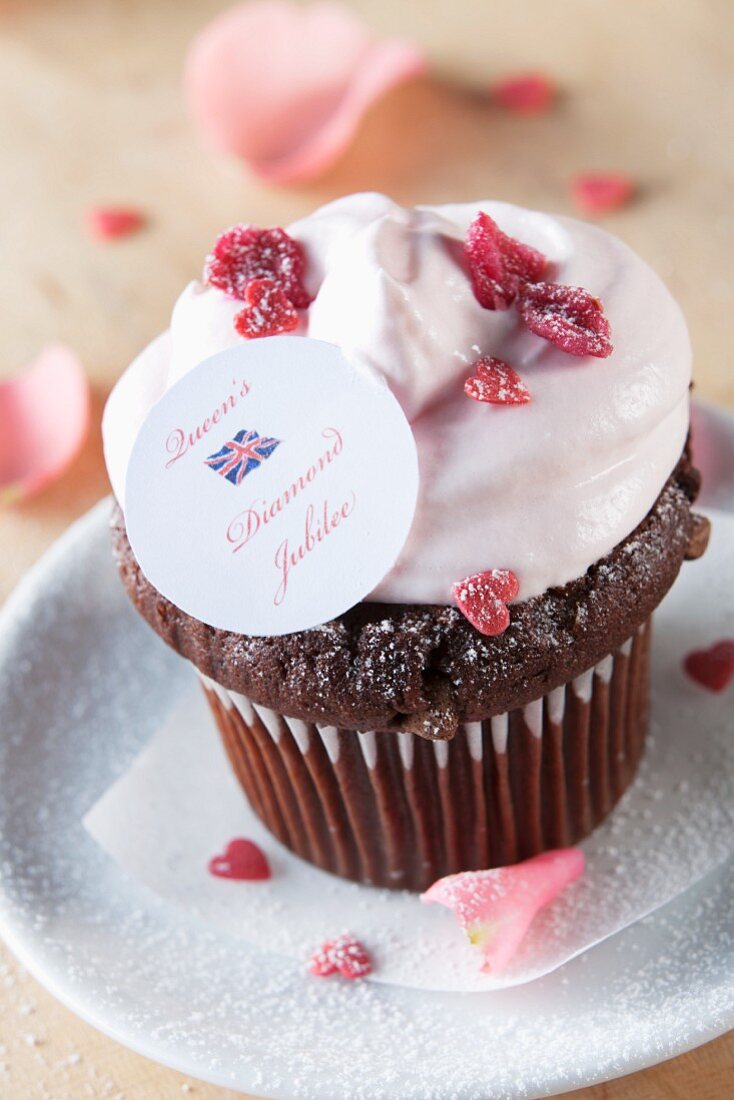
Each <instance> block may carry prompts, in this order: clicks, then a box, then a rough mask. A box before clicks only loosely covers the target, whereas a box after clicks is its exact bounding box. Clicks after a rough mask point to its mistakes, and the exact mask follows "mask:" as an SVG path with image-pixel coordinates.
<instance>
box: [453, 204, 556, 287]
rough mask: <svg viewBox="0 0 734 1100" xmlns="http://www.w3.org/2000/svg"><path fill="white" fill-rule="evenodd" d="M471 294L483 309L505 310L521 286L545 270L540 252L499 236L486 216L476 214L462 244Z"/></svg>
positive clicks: (544, 259)
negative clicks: (472, 292) (472, 291)
mask: <svg viewBox="0 0 734 1100" xmlns="http://www.w3.org/2000/svg"><path fill="white" fill-rule="evenodd" d="M464 250H465V253H466V258H467V262H468V264H469V274H470V276H471V281H472V286H473V287H474V294H475V295H476V298H477V301H478V302H479V304H480V305H483V306H484V308H485V309H508V308H509V306H511V305H512V303H513V302H514V301H515V298H516V297H517V294H518V291H519V290H520V288H521V286H523V284H524V283H534V282H537V280H538V279H540V278H541V276H542V275H543V272H544V271H545V269H546V267H547V266H548V261H547V260H546V258H545V256H544V255H543V254H542V252H538V250H537V249H536V248H531V247H530V245H529V244H523V243H522V241H517V240H515V238H514V237H508V236H507V234H506V233H503V232H502V230H501V229H500V227H499V226H498V225H497V223H496V222H495V221H494V219H493V218H490V216H489V214H484V213H481V214H477V216H476V218H475V219H474V221H473V222H472V224H471V225H470V226H469V231H468V233H467V235H466V242H465V244H464Z"/></svg>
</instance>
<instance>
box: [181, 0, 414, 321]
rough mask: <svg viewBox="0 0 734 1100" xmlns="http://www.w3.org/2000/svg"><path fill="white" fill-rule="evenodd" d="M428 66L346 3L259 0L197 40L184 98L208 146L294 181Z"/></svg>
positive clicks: (314, 172)
mask: <svg viewBox="0 0 734 1100" xmlns="http://www.w3.org/2000/svg"><path fill="white" fill-rule="evenodd" d="M425 67H426V62H425V58H424V56H423V54H422V53H421V51H420V50H419V49H418V48H417V47H416V46H414V45H413V44H412V43H410V42H405V41H401V40H398V39H385V40H380V39H377V38H375V37H373V35H372V34H371V33H370V32H369V31H368V30H367V29H366V27H365V26H364V24H363V23H361V22H360V20H359V19H358V18H357V17H356V16H355V15H354V14H352V13H351V12H350V11H349V10H348V9H347V8H346V7H345V6H343V5H339V4H332V3H319V4H312V5H305V4H304V5H300V4H298V5H296V4H293V3H287V2H284V0H260V2H254V3H248V4H239V5H237V6H236V7H233V8H230V9H229V10H228V11H225V12H223V13H222V14H221V15H219V16H218V17H217V18H216V19H214V21H213V22H212V23H210V24H209V25H208V26H207V27H205V28H204V30H203V31H201V32H200V33H199V34H198V35H197V37H196V38H195V39H194V41H193V43H192V46H191V50H190V52H189V57H188V60H187V63H186V71H185V91H186V98H187V100H188V103H189V108H190V110H191V114H192V115H193V118H194V121H195V122H196V124H197V125H198V127H199V128H200V130H201V132H202V134H203V136H204V138H205V139H206V140H207V141H208V142H209V144H211V145H213V146H214V147H215V148H217V149H219V150H222V151H223V152H227V153H232V154H234V155H235V156H238V157H241V158H242V159H243V160H245V161H246V162H247V163H248V164H249V166H250V167H251V168H252V170H253V171H254V172H255V173H257V174H258V175H259V176H261V177H262V178H264V179H266V180H269V181H271V182H276V183H293V182H295V181H297V180H306V179H315V178H316V177H317V176H319V175H321V174H322V173H323V172H325V171H326V170H327V168H329V167H330V166H331V164H332V163H333V162H334V161H335V160H336V159H337V158H338V157H339V155H340V154H341V153H342V152H343V150H344V149H345V148H346V147H347V145H348V144H349V142H350V141H351V140H352V137H353V136H354V134H355V132H356V130H357V127H358V126H359V123H360V121H361V119H362V116H363V115H364V113H365V111H366V110H367V109H368V108H369V107H370V105H371V104H372V103H373V102H374V101H375V100H377V99H379V98H380V97H381V96H382V95H384V94H385V93H386V92H387V91H389V89H390V88H392V87H393V86H395V85H397V84H399V83H401V82H402V81H405V80H408V79H410V78H411V77H414V76H417V75H418V74H420V73H422V72H423V71H424V70H425ZM296 304H297V303H296Z"/></svg>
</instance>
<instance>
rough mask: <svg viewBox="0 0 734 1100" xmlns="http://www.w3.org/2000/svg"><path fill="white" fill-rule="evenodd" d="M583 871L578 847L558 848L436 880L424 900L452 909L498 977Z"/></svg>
mask: <svg viewBox="0 0 734 1100" xmlns="http://www.w3.org/2000/svg"><path fill="white" fill-rule="evenodd" d="M583 871H584V857H583V854H582V853H581V852H580V851H579V850H578V848H558V849H556V850H555V851H552V852H544V853H543V854H542V855H539V856H534V857H533V858H532V859H527V860H525V862H524V863H516V864H514V866H512V867H496V868H494V869H493V870H490V871H464V872H463V873H462V874H459V875H448V876H447V877H446V878H442V879H439V880H438V882H434V884H433V886H431V887H430V888H429V889H428V890H426V892H425V894H423V895H422V896H421V901H423V902H436V903H437V904H439V905H445V906H446V908H447V909H451V910H452V912H453V913H454V914H455V915H456V918H457V920H458V921H459V924H460V925H461V927H462V928H463V930H464V931H465V933H466V935H467V938H468V940H469V942H470V943H471V945H472V947H476V948H478V950H479V951H480V952H481V954H482V967H481V968H482V970H484V971H486V972H487V973H493V974H497V973H499V972H500V971H502V970H504V969H505V968H506V966H507V964H508V963H509V962H510V960H511V959H512V957H513V956H514V954H515V952H516V951H517V949H518V947H519V946H520V944H521V943H522V941H523V939H524V937H525V934H526V932H527V930H528V928H529V927H530V925H531V923H532V921H533V918H534V917H535V915H536V913H537V912H538V910H540V909H542V908H543V907H544V906H546V905H549V904H550V902H552V901H553V899H554V898H556V897H557V896H558V894H560V892H561V890H563V889H564V888H565V887H566V886H568V885H569V883H571V882H573V881H574V880H575V879H577V878H579V877H580V876H581V875H582V874H583Z"/></svg>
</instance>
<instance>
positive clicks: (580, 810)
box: [104, 195, 705, 890]
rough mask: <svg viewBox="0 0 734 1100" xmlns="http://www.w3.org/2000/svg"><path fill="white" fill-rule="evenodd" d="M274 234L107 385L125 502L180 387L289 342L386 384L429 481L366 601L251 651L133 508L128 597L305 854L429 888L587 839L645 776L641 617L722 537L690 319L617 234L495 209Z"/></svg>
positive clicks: (118, 520) (228, 256)
mask: <svg viewBox="0 0 734 1100" xmlns="http://www.w3.org/2000/svg"><path fill="white" fill-rule="evenodd" d="M268 234H269V236H268ZM268 234H263V233H262V232H261V231H256V230H254V229H252V227H246V228H242V229H237V230H234V231H229V232H228V233H227V234H225V235H224V236H223V237H222V238H221V239H220V241H219V242H218V243H217V246H216V247H215V251H214V253H213V254H212V257H210V259H209V262H208V263H207V266H206V271H205V279H204V282H203V283H202V284H199V283H194V284H191V285H190V286H189V287H188V288H187V289H186V290H185V291H184V293H183V295H182V296H181V298H180V299H179V301H178V303H177V304H176V307H175V309H174V313H173V319H172V324H171V329H170V332H169V333H167V334H165V335H164V336H162V337H160V338H159V339H158V340H157V341H155V342H154V343H153V344H152V345H151V346H150V347H149V348H148V349H147V350H146V351H145V352H144V353H143V354H142V356H141V357H140V358H139V359H138V360H136V362H135V363H134V364H133V365H132V367H131V368H130V369H129V371H128V372H126V374H125V375H124V376H123V378H122V379H121V381H120V383H119V384H118V387H117V390H116V391H115V393H114V394H113V396H112V398H111V400H110V403H109V405H108V409H107V411H106V414H105V424H104V434H105V450H106V455H107V461H108V468H109V471H110V476H111V480H112V484H113V488H114V490H115V495H116V497H117V499H118V501H119V502H121V503H122V502H123V501H124V485H125V474H126V469H127V462H128V458H129V454H130V450H131V447H132V443H133V440H134V438H135V435H136V433H137V430H138V428H139V426H140V424H141V423H142V421H143V419H144V417H145V415H146V413H147V411H148V409H149V408H150V406H151V405H152V404H153V402H154V401H155V400H156V398H157V397H158V396H159V395H160V394H161V393H163V392H164V391H165V390H166V388H167V387H168V386H170V385H171V384H172V383H173V382H174V381H176V380H177V379H178V378H181V377H182V376H183V375H184V374H186V373H187V372H188V371H189V370H190V369H191V368H192V367H194V366H196V365H197V364H198V363H199V362H201V361H202V360H204V359H206V358H208V357H209V356H211V355H212V354H214V353H215V352H218V351H221V350H224V349H226V348H229V347H232V346H236V344H237V343H238V342H240V341H243V340H246V339H257V338H262V337H267V336H270V335H277V334H278V333H281V332H285V331H289V332H294V333H295V335H303V336H306V337H312V338H317V339H320V340H324V341H327V342H329V343H332V344H336V345H337V346H338V347H340V348H341V350H342V352H343V353H344V355H345V356H346V357H347V359H348V360H349V361H350V362H351V363H352V364H354V365H355V366H356V367H357V368H359V369H360V370H364V371H366V372H371V373H372V374H375V373H376V374H379V375H380V376H382V378H384V379H385V380H386V382H387V384H388V385H389V386H390V388H391V389H392V392H393V393H394V395H395V397H396V398H397V400H398V401H399V403H400V405H401V406H402V408H403V411H404V413H405V415H406V417H407V418H408V420H409V422H410V424H411V426H412V430H413V434H414V437H415V442H416V447H417V452H418V459H419V465H420V490H419V495H418V504H417V508H416V513H415V517H414V520H413V526H412V529H411V532H410V535H409V537H408V540H407V542H406V543H405V546H404V548H403V551H402V553H401V555H400V557H399V559H398V561H397V562H396V564H395V565H394V567H393V568H392V569H391V570H390V572H389V573H388V574H387V576H385V577H384V579H383V580H382V582H381V583H380V584H379V585H378V587H377V588H376V589H375V591H374V592H373V593H371V594H370V595H369V597H368V599H366V600H365V601H364V602H362V603H359V604H357V605H356V606H354V607H352V608H351V609H349V610H347V611H345V613H344V614H342V615H340V616H339V617H338V618H336V619H334V620H332V621H330V622H327V623H323V624H319V625H316V626H314V627H313V628H311V629H308V630H302V631H299V632H297V633H292V634H286V635H280V636H272V637H252V636H247V635H244V634H237V633H233V632H231V631H227V630H223V629H218V628H216V627H213V626H211V625H208V624H206V623H204V622H201V621H199V620H197V619H195V618H192V617H191V616H190V615H188V614H187V613H186V612H185V611H183V610H181V609H180V608H178V607H176V606H174V604H173V603H171V602H170V600H168V599H167V598H166V597H165V596H164V595H163V594H161V593H160V592H159V591H157V590H156V588H155V587H154V586H153V585H152V584H151V583H150V581H149V580H148V579H147V578H146V577H145V575H144V574H143V571H142V569H141V568H140V565H139V563H138V561H137V560H136V557H135V555H134V553H133V551H132V549H131V546H130V542H129V540H128V537H127V532H126V526H125V519H124V516H123V513H122V510H121V508H120V506H119V505H118V507H117V509H116V512H115V517H114V521H113V533H114V545H115V553H116V555H117V560H118V564H119V567H120V573H121V576H122V579H123V582H124V584H125V587H126V589H127V591H128V593H129V595H130V597H131V599H132V600H133V602H134V603H135V605H136V606H137V608H138V610H139V611H140V612H141V614H142V615H143V616H144V617H145V618H146V619H147V621H148V622H149V623H150V625H151V626H152V627H153V628H154V629H155V630H156V631H157V633H158V634H160V636H161V637H162V638H163V639H164V640H165V641H166V642H168V643H169V645H171V646H172V647H173V648H174V649H175V650H177V652H179V653H180V654H182V655H183V656H184V657H186V658H187V659H189V660H190V661H191V662H192V663H193V664H194V665H195V666H196V668H197V669H198V671H199V673H200V675H201V678H202V683H203V686H204V690H205V692H206V695H207V698H208V699H209V702H210V704H211V708H212V711H213V714H214V716H215V719H216V722H217V725H218V727H219V730H220V733H221V736H222V739H223V741H224V745H225V748H226V750H227V753H228V756H229V758H230V760H231V763H232V766H233V768H234V770H235V773H236V775H237V777H238V778H239V780H240V782H241V784H242V786H243V788H244V791H245V793H246V795H247V797H248V799H249V801H250V803H251V804H252V806H253V808H254V810H255V811H256V812H257V813H258V815H259V816H260V817H261V818H262V820H263V821H264V822H265V824H266V825H267V826H268V828H269V829H270V830H271V831H272V832H273V833H274V835H275V836H276V837H278V839H279V840H280V841H282V842H283V843H284V844H286V845H287V846H288V847H289V848H291V849H292V850H293V851H294V852H296V853H297V854H298V855H300V856H302V857H303V858H304V859H307V860H310V861H311V862H313V863H315V864H316V865H317V866H319V867H321V868H323V869H325V870H328V871H331V872H333V873H335V874H338V875H342V876H345V877H347V878H351V879H355V880H357V881H360V882H365V883H371V884H374V885H381V886H390V887H399V888H408V889H413V890H423V889H425V888H426V887H427V886H429V885H430V884H431V883H432V882H433V881H434V880H435V879H437V878H439V877H441V876H443V875H446V874H450V873H454V872H458V871H462V870H469V869H477V868H482V867H490V866H498V865H501V864H506V863H514V862H516V861H518V860H521V859H525V858H527V857H529V856H532V855H534V854H536V853H538V852H540V851H543V850H544V849H548V848H555V847H561V846H566V845H568V844H572V843H575V842H576V841H578V840H580V839H581V838H583V837H584V836H586V835H587V834H588V833H589V832H590V831H591V830H592V829H593V828H594V827H595V826H596V825H597V824H599V822H601V821H602V820H603V819H604V818H605V817H606V816H607V814H608V813H609V812H610V811H611V810H612V808H613V807H614V805H615V803H616V802H617V801H618V799H619V798H620V797H621V795H622V794H623V793H624V791H625V789H626V788H627V786H628V785H629V783H630V781H631V779H632V778H633V776H634V774H635V770H636V768H637V765H638V763H639V760H640V757H641V754H642V752H643V747H644V740H645V731H646V726H647V699H648V682H649V653H650V642H651V616H652V614H653V612H654V610H655V608H656V606H657V605H658V604H659V602H660V601H661V599H662V598H663V596H664V595H665V593H666V592H667V591H668V589H669V587H670V586H671V584H672V583H673V581H674V580H675V577H676V575H677V573H678V570H679V568H680V565H681V563H682V561H683V560H684V558H686V557H694V556H698V555H699V554H700V553H701V552H703V549H704V548H705V523H704V522H702V521H701V520H700V519H699V518H697V517H696V516H695V515H694V514H693V513H692V512H691V504H692V502H693V501H694V499H695V497H696V493H697V490H698V475H697V472H696V470H695V469H694V467H693V466H692V464H691V459H690V453H689V447H688V428H689V408H688V391H689V385H690V365H691V353H690V346H689V342H688V336H687V332H686V328H685V324H684V321H683V319H682V316H681V314H680V312H679V310H678V307H677V306H676V304H675V302H674V301H673V299H672V298H671V297H670V295H669V293H668V292H667V290H666V289H665V287H664V286H663V285H662V283H661V282H660V281H659V280H658V279H657V277H656V276H655V275H654V273H653V272H652V271H651V270H650V269H649V268H648V267H647V266H646V265H645V264H644V262H643V261H642V260H641V259H639V257H637V256H636V255H635V254H634V253H633V252H632V251H631V250H630V249H629V248H627V247H626V246H625V245H624V244H622V242H620V241H618V240H617V239H616V238H614V237H612V236H610V235H609V234H608V233H605V232H604V231H602V230H600V229H598V228H595V227H593V226H590V225H585V224H583V223H580V222H577V221H574V220H572V219H568V218H560V217H551V216H548V215H544V214H538V213H533V212H531V211H527V210H522V209H520V208H517V207H513V206H509V205H506V204H501V203H492V202H487V203H481V204H470V205H462V206H444V207H433V208H428V207H423V208H417V209H415V210H404V209H401V208H399V207H397V206H396V205H395V204H394V203H392V202H390V200H388V199H387V198H384V197H383V196H379V195H357V196H352V197H350V198H346V199H342V200H340V201H338V202H336V203H332V204H331V205H329V206H327V207H324V208H323V209H322V210H320V211H318V212H317V213H316V214H314V215H313V216H312V217H310V218H306V219H304V220H303V221H301V222H298V223H296V224H295V225H293V226H291V227H290V229H289V230H288V232H287V233H285V232H283V231H282V230H277V231H268ZM264 238H266V239H267V248H263V247H262V242H263V239H264ZM284 257H285V259H284ZM265 280H267V283H265V285H263V283H264V281H265ZM253 284H254V290H253ZM253 302H256V304H257V306H258V309H259V310H260V312H258V314H257V318H256V320H257V324H255V325H253V316H254V314H253V313H252V312H250V313H249V314H248V315H247V316H246V318H245V321H244V322H243V317H242V313H243V303H244V309H245V310H247V309H248V303H249V307H251V306H252V303H253ZM271 303H272V308H270V305H271ZM309 303H310V304H309ZM269 310H270V312H268V311H269ZM263 318H264V319H263Z"/></svg>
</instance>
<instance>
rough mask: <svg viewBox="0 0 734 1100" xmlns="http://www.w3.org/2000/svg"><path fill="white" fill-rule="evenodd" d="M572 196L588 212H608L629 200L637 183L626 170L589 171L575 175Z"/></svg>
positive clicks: (572, 182) (572, 181)
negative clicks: (626, 173)
mask: <svg viewBox="0 0 734 1100" xmlns="http://www.w3.org/2000/svg"><path fill="white" fill-rule="evenodd" d="M570 189H571V198H572V199H573V201H574V202H575V203H576V205H577V206H578V207H580V209H581V210H583V211H584V213H586V214H608V213H609V212H611V211H612V210H619V208H620V206H624V204H625V203H626V202H629V200H630V199H631V197H632V195H633V194H634V190H635V185H634V183H633V182H632V179H631V177H630V176H627V175H625V173H624V172H589V173H586V174H584V175H578V176H574V177H573V179H572V180H571V182H570Z"/></svg>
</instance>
